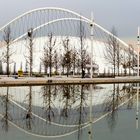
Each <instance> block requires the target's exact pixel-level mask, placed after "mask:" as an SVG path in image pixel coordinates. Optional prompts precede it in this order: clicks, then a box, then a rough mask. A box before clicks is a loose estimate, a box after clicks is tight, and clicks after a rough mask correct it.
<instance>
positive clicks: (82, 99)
mask: <svg viewBox="0 0 140 140" xmlns="http://www.w3.org/2000/svg"><path fill="white" fill-rule="evenodd" d="M80 88H81V90H80V92H79V98H78V99H79V101H78V103H79V104H78V105H77V107H76V110H77V112H78V118H77V119H78V120H77V121H78V125H79V126H78V139H80V136H81V133H82V129H81V128H82V126H83V125H82V124H83V123H85V122H86V119H87V112H86V108H87V106H88V105H87V103H86V99H87V93H85V90H86V86H85V85H81V86H80Z"/></svg>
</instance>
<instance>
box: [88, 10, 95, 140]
mask: <svg viewBox="0 0 140 140" xmlns="http://www.w3.org/2000/svg"><path fill="white" fill-rule="evenodd" d="M93 28H94V21H93V13H91V23H90V29H91V32H90V37H91V38H90V39H91V54H90V59H91V60H90V78H92V77H93ZM92 90H93V88H92V84H91V85H90V106H89V123H90V124H89V131H88V134H89V140H92V139H93V132H92V122H93V119H92Z"/></svg>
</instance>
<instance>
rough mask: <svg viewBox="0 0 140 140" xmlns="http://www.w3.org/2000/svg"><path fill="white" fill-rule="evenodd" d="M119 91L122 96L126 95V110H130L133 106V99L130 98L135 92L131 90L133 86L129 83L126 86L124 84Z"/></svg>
mask: <svg viewBox="0 0 140 140" xmlns="http://www.w3.org/2000/svg"><path fill="white" fill-rule="evenodd" d="M121 91H123V92H124V94H126V98H127V99H130V98H131V99H130V100H129V101H128V103H127V109H132V107H133V105H134V98H132V97H133V96H134V95H135V94H136V92H135V90H134V89H133V84H131V83H129V84H128V85H126V84H124V85H123V87H122V89H121Z"/></svg>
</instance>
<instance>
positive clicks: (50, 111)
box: [42, 85, 57, 122]
mask: <svg viewBox="0 0 140 140" xmlns="http://www.w3.org/2000/svg"><path fill="white" fill-rule="evenodd" d="M53 89H54V94H53V91H52V86H49V85H46V86H43V87H42V91H43V103H44V105H45V106H44V109H45V116H46V119H47V120H48V121H49V122H51V121H52V119H53V118H54V117H55V112H54V106H53V101H54V99H52V97H54V98H55V97H56V94H57V92H56V91H57V88H56V86H55V87H54V88H53Z"/></svg>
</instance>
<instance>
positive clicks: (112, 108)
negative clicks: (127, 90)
mask: <svg viewBox="0 0 140 140" xmlns="http://www.w3.org/2000/svg"><path fill="white" fill-rule="evenodd" d="M120 100H121V96H120V90H119V84H117V87H116V85H115V84H113V93H112V95H111V96H109V97H108V98H107V99H105V101H104V104H103V108H104V112H110V113H109V114H108V116H107V122H108V126H109V128H110V130H111V131H113V130H114V128H115V126H116V123H117V118H118V113H117V111H118V105H119V102H120Z"/></svg>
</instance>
